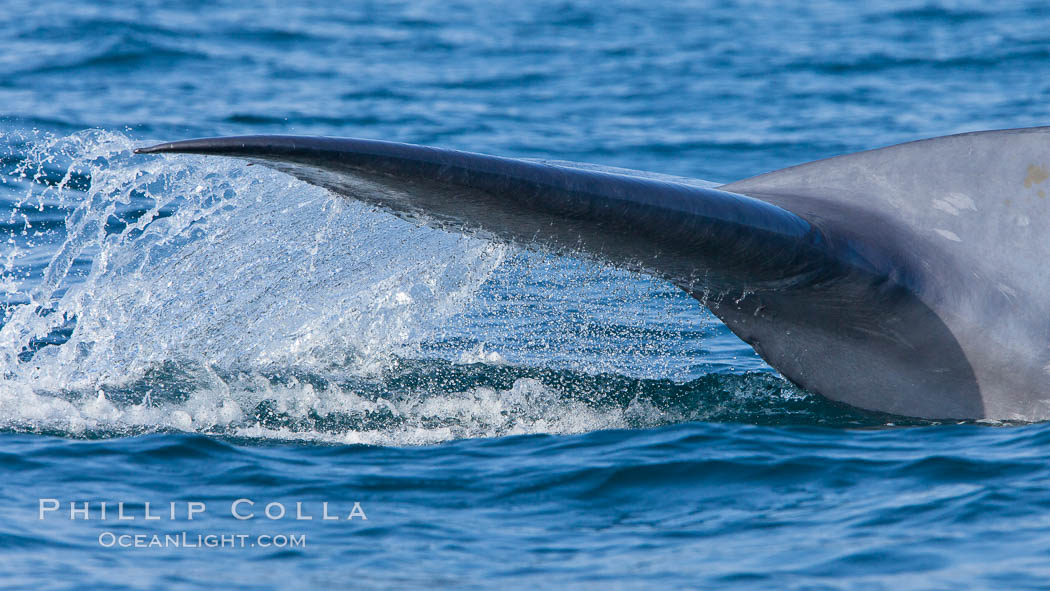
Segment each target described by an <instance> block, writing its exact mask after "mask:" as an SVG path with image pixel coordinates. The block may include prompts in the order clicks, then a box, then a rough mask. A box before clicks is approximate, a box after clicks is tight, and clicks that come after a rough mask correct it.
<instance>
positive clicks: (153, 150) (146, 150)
mask: <svg viewBox="0 0 1050 591" xmlns="http://www.w3.org/2000/svg"><path fill="white" fill-rule="evenodd" d="M170 150H171V144H170V143H167V144H157V145H155V146H146V147H143V148H135V153H136V154H157V153H160V152H168V151H170Z"/></svg>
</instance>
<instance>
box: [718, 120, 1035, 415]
mask: <svg viewBox="0 0 1050 591" xmlns="http://www.w3.org/2000/svg"><path fill="white" fill-rule="evenodd" d="M720 188H721V189H723V190H727V191H732V192H737V193H741V194H745V195H749V196H753V197H756V198H758V199H761V200H763V201H766V202H769V203H773V204H777V205H779V206H781V207H784V208H785V209H788V210H789V211H792V212H793V213H796V214H798V215H799V216H801V217H803V218H805V219H807V220H809V221H811V222H813V223H814V224H816V225H818V226H821V227H825V228H829V231H832V232H834V233H837V234H838V235H841V236H849V237H851V239H853V240H855V241H857V242H858V243H861V244H868V245H875V244H877V245H880V248H881V251H882V252H883V253H885V252H893V253H894V256H896V257H897V263H896V264H898V265H899V266H901V267H902V268H907V269H909V272H911V273H913V274H914V277H911V278H909V284H910V285H909V287H910V288H911V289H912V290H913V291H914V293H915V294H916V296H917V297H918V298H919V299H920V300H921V301H922V302H924V303H925V304H926V305H927V306H929V307H930V308H931V309H932V310H933V311H934V313H935V314H937V316H938V317H939V318H941V319H942V320H943V322H944V323H945V325H946V326H947V327H948V329H949V330H950V331H951V333H952V335H953V336H954V337H955V339H956V340H957V342H958V343H959V344H960V346H961V348H962V349H963V351H964V354H965V356H966V358H967V359H968V361H969V364H970V366H971V367H972V368H973V369H974V372H975V376H976V379H977V382H978V387H979V389H980V391H981V393H982V398H983V401H984V402H983V404H984V406H985V407H986V409H985V414H986V415H987V416H994V417H998V418H1043V417H1046V416H1048V415H1050V412H1048V409H1047V408H1046V403H1045V402H1044V400H1045V399H1046V398H1050V365H1048V363H1050V355H1048V353H1050V272H1047V271H1046V265H1047V262H1048V261H1050V232H1048V229H1050V128H1047V127H1041V128H1029V129H1014V130H1002V131H988V132H976V133H965V134H960V135H953V136H947V137H941V138H934V139H928V140H921V141H916V142H910V143H906V144H900V145H896V146H891V147H888V148H881V149H876V150H870V151H866V152H859V153H855V154H848V155H844V156H837V157H834V158H829V159H826V160H819V161H816V162H810V163H807V164H802V165H798V166H794V167H790V168H786V169H782V170H778V171H775V172H771V173H767V174H763V175H759V176H756V177H752V178H749V179H745V180H742V181H737V182H734V183H730V184H728V185H724V186H722V187H720Z"/></svg>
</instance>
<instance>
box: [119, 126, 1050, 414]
mask: <svg viewBox="0 0 1050 591" xmlns="http://www.w3.org/2000/svg"><path fill="white" fill-rule="evenodd" d="M137 151H138V152H140V153H146V154H151V153H188V154H203V155H216V156H231V157H237V158H243V159H247V160H250V161H253V162H258V163H261V164H264V165H266V166H269V167H271V168H274V169H277V170H280V171H283V172H286V173H288V174H290V175H292V176H295V177H297V178H299V179H301V180H304V181H306V182H309V183H312V184H315V185H320V186H322V187H325V188H327V189H329V190H331V191H333V192H335V193H337V194H340V195H343V196H346V197H348V198H351V199H356V200H359V201H363V202H365V203H368V204H371V205H373V206H377V207H380V208H383V209H386V210H389V211H391V212H392V213H394V214H396V215H398V216H401V217H403V218H407V219H411V220H416V221H421V222H425V223H428V224H430V225H433V226H437V227H439V228H444V229H448V230H453V231H458V232H464V233H470V234H476V235H481V236H486V237H489V238H492V239H495V240H500V241H506V242H510V243H514V244H518V245H522V246H525V247H530V248H538V249H543V250H548V251H555V252H562V253H568V254H576V255H582V256H587V257H590V258H594V259H597V260H600V261H603V262H606V263H609V264H612V265H615V266H618V267H622V268H627V269H631V270H635V271H641V272H644V273H648V274H651V275H654V276H658V277H661V278H664V279H667V280H669V281H671V282H673V283H675V284H676V285H678V286H680V287H682V288H683V289H685V290H687V291H688V292H689V293H691V294H693V295H694V296H696V297H697V298H698V299H701V301H703V302H704V303H705V304H707V305H708V306H709V307H710V308H711V309H712V311H714V312H715V313H716V314H717V315H719V317H721V318H722V319H723V320H724V321H725V322H726V324H727V325H728V326H729V327H730V328H731V329H732V330H733V331H734V332H735V333H737V334H738V335H740V336H741V338H743V339H744V340H745V341H747V342H748V343H750V344H752V345H753V346H754V347H755V349H756V350H757V351H758V352H759V353H760V354H761V355H762V356H763V357H764V358H765V359H766V360H767V361H768V362H769V363H770V364H771V365H772V366H773V367H775V368H776V369H778V370H779V371H780V372H781V373H782V374H784V375H785V376H786V377H788V378H789V379H791V380H792V381H795V382H796V383H798V384H800V385H802V386H803V387H806V388H809V389H811V390H814V391H816V392H819V393H821V394H824V395H825V396H827V397H829V398H832V399H834V400H840V401H843V402H847V403H850V404H853V405H855V406H859V407H862V408H867V409H872V410H878V411H884V412H890V413H896V414H903V415H911V416H922V417H934V418H981V417H988V416H992V417H998V418H1015V417H1017V416H1022V417H1024V416H1031V415H1032V414H1034V413H1037V412H1040V411H1039V409H1038V408H1037V407H1038V405H1039V404H1041V396H1040V395H1038V394H1032V392H1033V389H1036V388H1045V387H1046V385H1047V383H1046V382H1047V378H1048V377H1050V375H1048V374H1047V373H1046V371H1044V370H1043V365H1045V361H1050V360H1043V359H1042V357H1044V356H1046V353H1045V352H1046V349H1047V347H1046V345H1047V342H1045V339H1046V337H1047V335H1048V334H1050V326H1048V320H1047V319H1048V318H1050V315H1047V312H1048V310H1047V309H1046V308H1047V307H1046V306H1045V302H1046V300H1047V297H1046V295H1045V294H1047V293H1050V274H1045V273H1040V274H1039V276H1038V277H1036V278H1033V277H1032V276H1031V275H1032V272H1031V271H1032V268H1033V264H1034V261H1035V260H1036V259H1040V260H1043V261H1045V260H1047V258H1048V257H1050V240H1045V239H1043V237H1042V235H1041V234H1042V232H1041V230H1042V228H1046V227H1048V225H1050V197H1048V196H1047V195H1046V193H1047V192H1050V183H1046V182H1045V181H1047V179H1048V177H1050V174H1048V170H1050V130H1048V129H1047V128H1038V129H1029V130H1009V131H999V132H983V133H975V134H963V135H958V136H949V137H945V138H937V139H933V140H924V141H921V142H913V143H909V144H902V145H899V146H893V147H890V148H883V149H880V150H872V151H868V152H861V153H857V154H851V155H848V156H841V157H838V158H831V159H828V160H822V161H818V162H814V163H810V164H804V165H800V166H797V167H792V168H788V169H784V170H780V171H776V172H772V173H768V174H766V175H760V176H758V177H754V178H751V179H746V180H743V181H738V182H736V183H731V184H728V185H723V186H721V187H713V186H711V184H710V183H704V182H701V181H693V180H690V179H681V178H678V177H669V176H664V175H656V174H651V173H644V172H640V171H631V170H625V169H613V168H607V167H600V166H595V165H584V164H574V163H565V162H555V161H534V160H523V159H513V158H501V157H497V156H487V155H482V154H474V153H469V152H461V151H455V150H447V149H440V148H431V147H424V146H415V145H409V144H400V143H393V142H383V141H376V140H361V139H336V138H322V137H294V136H243V137H228V138H209V139H197V140H186V141H181V142H173V143H164V144H159V145H156V146H152V147H148V148H142V149H140V150H137ZM1004 244H1005V245H1006V246H1007V248H1004V247H1003V245H1004ZM1040 265H1041V263H1040ZM1039 268H1041V266H1040V267H1039ZM996 311H997V312H998V313H1000V314H1005V315H1006V316H1007V318H1006V319H1005V320H1003V319H1002V318H1000V321H999V323H998V324H996V325H995V326H994V327H992V328H988V327H987V324H988V323H987V314H989V313H995V312H996ZM1040 339H1043V340H1040ZM989 342H990V343H992V346H991V347H989V346H987V343H989ZM1034 349H1038V351H1036V352H1033V351H1034ZM1033 368H1034V369H1033Z"/></svg>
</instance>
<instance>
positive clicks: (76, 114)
mask: <svg viewBox="0 0 1050 591" xmlns="http://www.w3.org/2000/svg"><path fill="white" fill-rule="evenodd" d="M132 4H133V3H128V2H117V1H112V2H107V1H94V2H71V1H68V0H63V1H53V0H32V1H29V0H7V1H6V2H5V3H4V13H5V16H6V19H5V23H4V25H3V26H0V44H2V47H3V51H2V52H0V306H2V308H0V470H2V471H0V475H2V478H0V516H2V519H0V586H3V587H4V588H10V589H33V590H34V591H39V590H43V589H81V588H90V589H214V588H223V589H271V588H281V589H327V588H355V589H356V588H404V587H409V588H418V587H426V588H444V587H450V588H458V589H467V588H490V589H505V588H523V589H533V588H559V589H560V588H602V589H607V588H628V589H672V588H741V589H958V588H986V589H1036V588H1044V589H1045V588H1050V462H1048V460H1047V458H1048V457H1050V425H1047V424H999V423H987V422H978V423H966V424H958V423H950V422H931V421H917V420H914V419H906V418H902V417H893V416H886V415H876V414H872V413H869V412H863V411H859V410H855V409H851V408H849V407H846V406H842V405H838V404H834V403H831V402H828V401H826V400H824V399H822V398H820V397H819V396H816V395H813V394H810V393H807V392H805V391H802V390H799V389H798V388H796V387H794V386H792V385H791V384H789V383H788V382H786V381H785V380H783V379H782V378H781V377H779V376H778V375H777V374H776V373H775V372H774V371H773V370H771V369H770V368H769V367H768V366H767V365H765V364H764V363H763V362H762V360H761V359H759V358H758V357H757V356H756V355H755V353H754V352H753V351H752V350H751V349H750V348H749V347H748V346H746V345H744V344H743V343H741V342H740V341H739V340H738V339H737V338H736V337H734V336H733V335H732V334H731V333H730V332H729V331H728V330H727V329H726V328H725V327H724V326H723V325H722V324H721V323H720V322H719V321H718V320H717V319H715V318H714V317H713V316H712V315H711V314H710V313H708V312H707V311H706V310H705V309H703V308H702V307H701V306H700V305H699V304H698V303H697V302H696V301H694V300H693V299H692V298H690V297H688V296H686V295H685V294H684V293H681V292H679V291H678V290H676V289H675V288H673V287H672V286H670V285H668V284H665V283H663V282H661V281H658V280H654V279H651V278H647V277H644V276H639V275H634V274H630V273H627V272H623V271H619V270H615V269H610V268H603V267H600V266H597V265H595V264H593V263H587V262H581V261H577V260H573V259H563V258H556V257H553V256H550V255H546V254H543V253H536V252H524V251H520V250H517V249H514V248H511V247H508V246H504V245H498V244H491V243H488V242H485V241H483V240H480V239H476V238H469V237H463V236H458V235H454V234H448V233H445V232H441V231H438V230H434V229H430V228H427V227H420V226H416V225H413V224H410V223H407V222H403V221H400V220H397V219H395V218H394V217H392V216H390V215H388V214H385V213H382V212H377V211H374V210H371V209H369V208H367V207H363V206H361V205H359V204H356V203H350V202H347V201H344V200H342V199H340V198H338V197H335V196H333V195H331V194H328V193H326V192H325V191H323V190H321V189H318V188H315V187H311V186H308V185H305V184H303V183H301V182H298V181H295V180H293V179H291V178H290V177H287V176H284V175H281V174H279V173H276V172H273V171H270V170H267V169H264V168H262V167H258V166H255V167H246V166H244V164H243V163H241V162H235V161H229V160H224V159H204V158H200V157H189V156H177V157H175V156H169V157H157V156H140V155H134V154H132V153H131V151H132V150H133V149H134V148H135V147H138V146H143V145H148V144H150V143H152V142H157V141H165V140H174V139H183V138H189V137H198V136H211V135H225V134H250V133H292V134H316V135H331V136H355V137H366V138H377V139H387V140H396V141H404V142H412V143H420V144H431V145H439V146H444V147H451V148H459V149H465V150H470V151H477V152H486V153H493V154H500V155H506V156H516V157H540V158H554V159H561V160H576V161H583V162H595V163H600V164H605V165H612V166H624V167H629V168H637V169H643V170H650V171H655V172H663V173H670V174H677V175H685V176H689V177H696V178H703V179H708V180H711V181H717V182H729V181H732V180H736V179H740V178H744V177H747V176H751V175H754V174H758V173H762V172H766V171H769V170H774V169H777V168H781V167H784V166H788V165H792V164H797V163H801V162H805V161H808V160H813V159H817V158H822V157H827V156H832V155H836V154H841V153H848V152H853V151H858V150H863V149H867V148H873V147H879V146H884V145H890V144H894V143H899V142H903V141H908V140H914V139H920V138H925V137H932V136H938V135H947V134H950V133H956V132H964V131H972V130H982V129H995V128H1009V127H1024V126H1033V125H1045V124H1048V123H1050V100H1048V99H1050V5H1047V4H1046V3H1044V2H1036V1H1028V2H1010V3H1002V4H1001V5H996V4H994V3H986V2H932V1H927V0H900V1H882V0H873V1H869V2H857V3H855V2H824V1H815V2H809V3H799V5H798V6H791V5H790V4H791V3H779V2H763V1H756V2H742V1H741V2H693V1H684V2H634V1H628V0H605V1H601V2H599V1H581V2H560V1H548V0H538V1H534V2H504V1H496V2H480V1H479V2H469V3H464V2H456V1H452V2H450V1H447V0H445V1H441V2H436V1H418V2H394V1H390V2H371V1H369V2H348V3H333V2H321V1H312V0H311V1H304V2H296V3H291V2H287V3H286V2H259V3H253V2H228V1H220V2H190V1H185V2H159V1H156V2H141V3H134V4H135V5H134V6H132ZM147 503H148V506H147ZM103 504H105V507H103ZM103 511H105V515H103ZM85 517H86V519H85Z"/></svg>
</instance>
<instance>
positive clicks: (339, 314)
mask: <svg viewBox="0 0 1050 591" xmlns="http://www.w3.org/2000/svg"><path fill="white" fill-rule="evenodd" d="M133 147H134V146H133V143H132V141H131V140H130V139H128V138H127V137H125V136H123V135H121V134H116V133H110V132H99V131H93V132H85V133H81V134H76V135H73V136H69V137H65V138H56V137H45V138H38V141H37V142H36V143H35V144H33V145H32V146H31V148H30V149H29V150H28V156H27V157H26V158H25V159H24V160H23V161H22V162H21V163H20V164H18V165H17V167H16V168H15V170H14V176H15V177H16V178H17V179H19V180H21V181H23V182H25V183H26V184H27V185H28V188H27V189H26V194H25V195H24V197H23V198H22V199H21V200H20V201H19V202H17V203H15V204H14V206H13V207H12V208H11V210H10V213H9V215H8V220H7V223H8V225H9V227H14V226H18V225H21V228H20V232H19V234H20V235H21V240H20V241H19V242H20V244H16V243H13V242H14V241H9V244H8V245H7V249H8V250H7V252H5V253H4V256H3V260H4V267H3V274H2V277H3V285H4V286H5V289H6V291H7V292H8V300H9V301H19V300H20V301H21V303H19V304H15V305H9V306H8V307H7V309H6V312H5V319H4V325H3V328H2V329H0V351H2V353H0V355H2V357H0V363H2V368H3V375H4V381H3V384H2V385H0V389H2V392H0V412H2V414H3V416H5V417H12V416H14V417H20V418H32V419H35V420H39V421H42V423H41V424H43V425H45V426H55V427H59V428H63V429H65V428H69V429H73V430H77V429H80V428H91V427H93V426H95V425H98V424H99V421H103V422H111V424H110V425H108V426H110V427H113V426H119V425H121V424H124V423H126V424H128V425H135V424H149V425H156V424H157V423H156V421H157V419H158V418H159V417H164V416H169V417H170V421H162V422H160V425H165V424H168V425H170V426H174V427H178V428H198V427H204V428H207V427H211V426H214V424H215V423H216V420H217V419H213V418H210V417H209V416H208V415H209V413H208V412H203V410H204V409H198V411H199V412H198V413H197V414H196V415H194V414H190V415H189V416H188V417H187V416H186V415H187V413H186V412H185V410H183V412H181V413H179V412H174V411H173V409H171V408H167V407H166V404H165V402H164V396H161V397H160V399H158V397H157V396H156V395H155V394H156V393H154V392H151V391H150V390H149V389H148V388H147V389H146V390H145V391H144V392H143V393H142V398H143V399H142V400H139V401H138V405H137V406H136V407H135V408H134V410H132V409H130V408H129V409H125V410H119V409H118V408H117V407H115V406H114V405H113V404H112V403H110V402H109V401H108V400H107V395H106V392H107V391H110V390H114V389H120V388H122V387H124V386H125V385H127V384H129V383H131V382H135V381H139V382H140V384H141V383H142V381H143V377H144V376H148V375H156V374H157V372H158V371H161V368H163V367H165V365H170V364H172V363H176V364H177V365H178V367H179V368H180V371H181V372H183V373H186V372H188V373H189V374H191V375H190V379H193V380H197V381H198V382H204V383H211V385H212V386H214V387H215V388H217V390H216V391H215V392H218V391H222V392H223V396H224V399H223V400H221V401H220V400H213V401H211V402H210V403H209V404H212V405H213V407H214V408H212V409H211V411H212V412H211V414H215V413H218V414H219V415H221V416H222V417H223V418H222V419H221V420H227V421H228V420H230V419H232V418H234V417H237V416H240V414H241V412H240V411H239V410H237V409H238V406H239V405H238V402H237V400H236V397H235V396H233V392H232V391H231V390H230V388H229V387H228V386H229V384H227V383H226V382H225V379H226V378H224V377H222V376H220V374H222V375H225V376H228V375H239V374H238V373H237V372H248V374H257V373H258V372H259V371H264V370H266V371H270V372H271V373H274V372H279V369H275V368H282V367H285V368H286V367H295V368H296V369H297V370H298V371H317V372H332V371H337V372H339V373H344V374H370V373H372V374H374V373H376V372H379V371H381V370H382V369H383V368H385V367H389V365H390V364H391V363H392V362H393V361H394V360H395V356H404V355H408V354H411V352H412V351H413V350H415V349H416V348H417V347H418V345H419V342H420V341H421V340H422V338H423V337H424V335H426V334H427V333H428V329H432V328H433V327H435V326H440V324H441V323H442V322H443V321H444V320H446V319H447V318H449V317H450V316H451V315H453V314H455V313H456V312H457V311H458V310H460V309H461V307H462V306H463V305H464V303H465V302H467V301H469V299H470V297H471V294H472V293H473V292H474V291H475V290H476V289H477V287H478V286H479V285H480V284H481V283H482V282H483V281H485V279H486V278H487V277H488V276H489V274H490V273H491V272H492V270H493V269H494V268H495V267H496V266H497V265H498V264H499V262H500V261H501V260H502V258H503V255H504V251H503V249H502V248H501V247H498V246H494V245H492V244H489V243H485V242H482V241H478V240H473V239H470V238H465V237H462V236H456V235H451V234H446V233H442V232H438V231H434V230H430V229H426V228H417V227H414V226H411V225H410V224H407V223H405V222H401V221H399V220H396V219H394V218H392V217H390V216H385V215H379V214H376V213H373V212H371V211H369V210H367V209H366V208H364V207H362V206H360V205H358V204H355V203H349V202H346V201H344V200H342V199H339V198H337V197H335V196H332V195H331V194H329V193H327V192H325V191H323V190H321V189H317V188H315V187H311V186H308V185H305V184H302V183H299V182H297V181H294V180H292V179H290V178H289V177H287V176H284V175H280V174H278V173H274V172H272V171H269V170H267V169H264V168H261V167H253V168H246V167H245V166H244V165H243V163H239V162H233V161H226V160H203V159H178V160H163V159H142V158H141V157H133V156H132V155H131V150H132V148H133ZM60 168H65V172H64V173H62V175H61V177H60V178H57V180H56V178H55V177H57V176H58V169H60ZM30 209H33V210H36V212H41V211H44V210H45V209H52V210H56V211H62V212H65V219H64V223H63V224H62V225H61V227H60V228H56V227H54V225H52V226H44V227H37V226H36V225H35V224H34V223H32V222H30V221H29V220H28V218H27V216H26V214H25V212H26V211H27V210H30ZM59 231H60V232H61V233H62V234H63V236H62V240H61V242H60V243H58V244H57V245H56V248H54V249H53V255H52V256H51V259H50V261H49V262H48V263H47V265H46V267H44V268H43V269H42V272H41V273H40V278H39V280H38V281H35V282H29V281H25V280H24V279H25V275H26V271H25V267H26V264H27V262H26V261H25V260H23V258H24V254H25V253H26V252H28V251H30V250H31V249H32V248H33V247H34V246H37V245H38V243H42V242H46V241H47V240H49V239H50V240H52V241H55V234H56V233H57V232H59ZM390 236H398V237H399V239H400V243H394V244H391V241H390ZM78 267H80V269H78ZM20 275H21V276H22V277H21V278H20ZM20 279H22V280H21V281H20ZM26 284H31V287H29V288H28V289H22V288H21V286H22V285H26ZM169 390H170V388H169ZM201 390H204V391H207V390H208V388H203V389H201ZM42 393H47V394H42ZM151 394H153V395H151ZM197 404H198V405H199V404H200V403H199V402H198V403H197ZM140 415H141V417H140Z"/></svg>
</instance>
